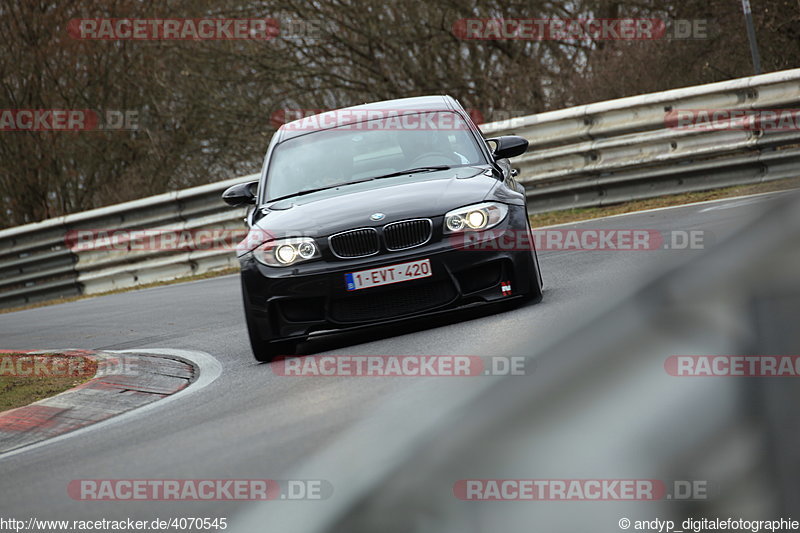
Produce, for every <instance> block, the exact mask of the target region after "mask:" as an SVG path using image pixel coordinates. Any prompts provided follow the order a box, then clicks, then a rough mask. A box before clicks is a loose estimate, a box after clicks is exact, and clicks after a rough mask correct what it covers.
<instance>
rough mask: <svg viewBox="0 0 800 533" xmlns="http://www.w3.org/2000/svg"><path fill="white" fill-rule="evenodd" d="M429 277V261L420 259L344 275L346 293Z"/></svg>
mask: <svg viewBox="0 0 800 533" xmlns="http://www.w3.org/2000/svg"><path fill="white" fill-rule="evenodd" d="M430 275H431V260H430V259H421V260H420V261H411V262H409V263H400V264H398V265H392V266H386V267H381V268H372V269H370V270H361V271H359V272H351V273H349V274H345V275H344V280H345V283H346V284H347V290H348V291H357V290H359V289H369V288H370V287H379V286H380V285H389V284H391V283H400V282H401V281H411V280H413V279H420V278H427V277H429V276H430Z"/></svg>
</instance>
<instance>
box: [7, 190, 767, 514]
mask: <svg viewBox="0 0 800 533" xmlns="http://www.w3.org/2000/svg"><path fill="white" fill-rule="evenodd" d="M772 197H773V195H760V196H755V197H749V198H744V199H726V200H720V201H716V202H711V203H703V204H696V205H690V206H684V207H679V208H670V209H662V210H656V211H651V212H644V213H637V214H630V215H625V216H618V217H610V218H606V219H597V220H592V221H588V222H585V223H582V224H575V225H571V226H570V227H573V226H574V227H576V228H586V229H588V228H594V229H607V230H611V229H653V230H659V231H670V230H680V231H691V230H702V231H704V232H705V242H706V244H707V246H713V243H714V242H719V241H720V240H722V239H725V238H726V237H727V236H730V235H731V234H733V233H734V232H735V231H736V229H737V228H739V227H741V226H743V225H745V224H747V223H748V221H749V220H752V218H753V217H755V216H756V215H757V214H758V213H759V212H760V211H761V210H762V209H764V208H765V207H766V206H768V205H769V202H770V201H771V198H772ZM697 253H700V252H698V251H694V250H681V251H677V250H664V249H661V250H654V251H613V250H612V251H577V250H576V251H541V252H540V259H541V269H542V274H543V277H544V281H545V296H544V301H543V302H542V303H541V304H538V305H529V306H524V307H521V308H514V309H511V310H506V311H504V312H501V313H498V314H485V313H471V314H469V315H467V316H454V317H452V318H450V319H447V320H443V319H437V320H435V321H432V320H428V321H421V322H419V323H414V324H409V325H406V326H403V327H397V326H393V327H391V328H380V329H378V330H375V331H368V332H362V333H359V334H357V335H356V334H352V335H348V336H346V337H333V338H325V339H319V340H315V341H313V342H311V343H308V344H306V345H304V346H303V352H304V353H315V354H319V353H332V354H370V355H373V354H375V355H394V354H437V355H445V354H453V355H481V356H485V355H512V354H510V353H509V351H508V348H507V347H508V346H510V345H512V342H513V340H514V339H515V338H518V336H519V334H520V332H525V334H526V335H529V336H530V337H531V338H539V339H541V342H546V340H547V339H548V338H551V337H552V335H554V334H557V333H558V332H559V331H560V330H561V329H563V326H564V325H565V324H567V323H572V322H573V321H575V320H576V319H578V318H579V317H581V316H582V314H583V313H584V311H585V310H586V309H587V308H589V307H591V306H592V304H593V302H595V301H597V300H598V299H601V298H603V295H604V294H608V293H609V292H610V291H620V290H624V289H625V287H626V284H627V283H629V282H630V281H631V280H633V279H635V278H636V277H640V276H645V275H647V274H648V273H651V272H652V271H653V270H654V269H661V268H666V267H667V266H668V265H670V264H672V263H674V262H678V261H681V260H682V259H685V258H688V257H689V256H690V255H691V254H697ZM240 300H241V296H240V289H239V281H238V278H237V277H236V276H226V277H221V278H215V279H210V280H204V281H198V282H191V283H183V284H177V285H171V286H165V287H158V288H153V289H146V290H141V291H134V292H129V293H122V294H116V295H110V296H103V297H98V298H92V299H87V300H82V301H78V302H73V303H67V304H60V305H55V306H50V307H43V308H38V309H30V310H25V311H19V312H16V313H10V314H3V315H0V339H1V342H0V348H2V349H59V348H85V349H98V350H128V349H133V348H136V349H156V348H158V349H164V348H168V349H180V350H191V351H200V352H205V353H207V354H209V355H211V356H213V358H215V359H216V360H217V361H218V362H219V363H220V365H221V370H222V371H221V374H220V375H219V377H218V378H217V379H216V380H215V381H213V382H212V383H210V384H208V385H207V386H205V387H203V388H197V389H196V390H195V391H194V392H193V393H191V394H186V395H185V396H182V397H181V398H176V399H175V401H170V402H165V403H164V404H163V405H158V403H156V404H154V407H153V408H152V409H148V410H147V411H146V412H143V413H137V412H133V413H132V414H130V415H127V416H125V417H124V418H123V419H120V420H118V421H117V423H112V424H110V425H106V426H103V427H98V428H90V429H88V430H85V431H82V432H80V433H78V434H75V435H73V436H70V437H68V438H64V439H61V440H59V441H58V442H54V443H52V444H48V445H44V446H40V447H37V448H35V449H31V450H27V451H22V452H21V453H16V454H14V455H11V456H8V457H0V514H2V515H3V516H6V517H15V518H17V519H27V518H28V517H32V516H35V517H38V518H44V519H47V518H51V519H70V520H82V519H100V518H109V519H115V518H127V517H131V518H134V519H142V520H152V519H154V518H170V517H176V516H186V517H188V516H194V517H197V516H200V517H212V518H214V517H228V518H229V519H230V518H232V517H235V516H236V513H237V510H241V509H240V507H241V506H247V505H252V504H249V503H246V502H212V503H205V502H204V503H199V502H177V503H175V502H170V503H168V502H125V503H114V502H81V501H75V500H72V499H71V498H70V497H69V495H68V494H67V485H68V483H69V482H70V481H71V480H74V479H109V478H125V479H146V478H159V479H184V478H192V479H220V478H268V479H284V478H286V477H287V476H288V472H290V471H291V469H292V468H294V467H296V466H297V465H300V464H302V463H303V461H304V459H305V458H307V457H309V456H310V455H312V454H314V453H315V451H318V450H320V449H323V448H325V447H326V446H327V445H328V444H329V443H330V442H331V441H332V440H333V439H335V438H336V437H337V435H339V434H342V433H343V432H347V431H348V429H349V428H350V427H352V426H353V424H354V423H355V422H356V421H359V420H362V419H364V418H366V417H367V416H368V415H369V414H370V412H372V411H373V410H374V409H376V408H377V406H379V405H380V403H381V402H383V401H385V400H386V399H387V398H389V397H394V398H395V399H397V398H401V399H402V395H403V394H404V393H405V392H406V391H407V390H408V388H409V384H410V383H411V382H412V381H415V379H414V378H407V377H406V378H340V377H321V378H311V377H303V378H289V377H281V376H277V375H275V374H274V373H273V372H272V371H271V369H270V366H269V365H260V364H257V363H256V362H255V361H254V360H253V358H252V356H251V355H250V349H249V345H248V343H247V337H246V333H245V326H244V321H243V314H242V308H241V301H240ZM513 355H523V354H513ZM417 379H419V380H424V379H427V381H428V383H430V384H431V386H436V383H437V379H445V378H417ZM470 379H473V380H474V379H482V378H469V379H465V380H464V383H465V386H469V383H470ZM190 389H191V387H190ZM407 401H409V402H413V401H414V398H413V397H408V398H407ZM420 408H424V406H420ZM354 465H357V458H354ZM319 478H321V479H325V473H324V472H320V473H319ZM334 493H335V489H334ZM275 505H281V503H278V502H276V503H275ZM286 505H292V503H286Z"/></svg>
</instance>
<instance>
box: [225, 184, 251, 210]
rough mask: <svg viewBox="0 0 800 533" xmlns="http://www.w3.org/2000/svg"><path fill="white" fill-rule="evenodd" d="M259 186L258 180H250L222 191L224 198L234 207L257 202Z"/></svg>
mask: <svg viewBox="0 0 800 533" xmlns="http://www.w3.org/2000/svg"><path fill="white" fill-rule="evenodd" d="M257 188H258V182H257V181H250V182H248V183H239V184H237V185H234V186H233V187H229V188H228V189H226V190H225V192H224V193H222V200H223V201H224V202H225V203H226V204H228V205H231V206H233V207H241V206H243V205H252V204H255V203H256V189H257Z"/></svg>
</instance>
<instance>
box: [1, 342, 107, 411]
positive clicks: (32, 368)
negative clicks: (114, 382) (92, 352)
mask: <svg viewBox="0 0 800 533" xmlns="http://www.w3.org/2000/svg"><path fill="white" fill-rule="evenodd" d="M96 372H97V363H96V362H95V361H94V360H92V359H90V358H88V357H84V356H80V355H63V354H35V355H32V354H24V353H8V354H6V353H4V354H0V413H2V412H3V411H7V410H9V409H15V408H17V407H22V406H24V405H28V404H31V403H33V402H36V401H39V400H43V399H44V398H49V397H50V396H55V395H56V394H58V393H60V392H64V391H65V390H68V389H71V388H73V387H76V386H78V385H80V384H81V383H85V382H87V381H89V380H90V379H91V378H92V377H93V376H94V375H95V373H96Z"/></svg>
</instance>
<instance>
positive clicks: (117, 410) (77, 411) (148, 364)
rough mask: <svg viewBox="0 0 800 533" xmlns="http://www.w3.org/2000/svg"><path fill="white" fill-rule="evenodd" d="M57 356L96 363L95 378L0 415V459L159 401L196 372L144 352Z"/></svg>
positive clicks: (71, 352)
mask: <svg viewBox="0 0 800 533" xmlns="http://www.w3.org/2000/svg"><path fill="white" fill-rule="evenodd" d="M25 353H26V354H30V355H35V354H37V353H39V354H41V353H54V351H48V352H25ZM57 353H59V354H64V355H72V356H81V357H86V358H89V359H91V360H93V361H96V363H97V373H96V374H95V375H94V377H93V378H92V379H90V380H89V381H87V382H86V383H83V384H81V385H78V386H77V387H75V388H72V389H69V390H67V391H65V392H62V393H61V394H57V395H56V396H52V397H50V398H46V399H44V400H40V401H38V402H35V403H32V404H30V405H26V406H24V407H19V408H17V409H12V410H10V411H5V412H3V413H0V454H3V453H6V452H9V451H12V450H16V449H19V448H22V447H25V446H29V445H31V444H34V443H38V442H41V441H44V440H48V439H52V438H54V437H57V436H60V435H64V434H66V433H69V432H72V431H75V430H77V429H80V428H84V427H87V426H90V425H93V424H97V423H98V422H102V421H104V420H107V419H109V418H111V417H115V416H117V415H120V414H122V413H125V412H127V411H131V410H133V409H137V408H140V407H142V406H145V405H147V404H150V403H152V402H155V401H157V400H161V399H164V398H166V397H168V396H171V395H173V394H176V393H178V392H180V391H181V390H183V389H185V388H187V387H188V386H189V384H190V383H192V382H193V381H195V379H196V378H197V377H198V367H197V366H196V365H195V364H194V363H192V362H191V361H190V360H188V359H186V358H182V357H179V356H174V355H167V354H157V353H154V352H150V351H146V350H142V351H141V352H139V351H136V350H132V351H127V352H113V353H112V352H103V351H89V350H62V351H57Z"/></svg>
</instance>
